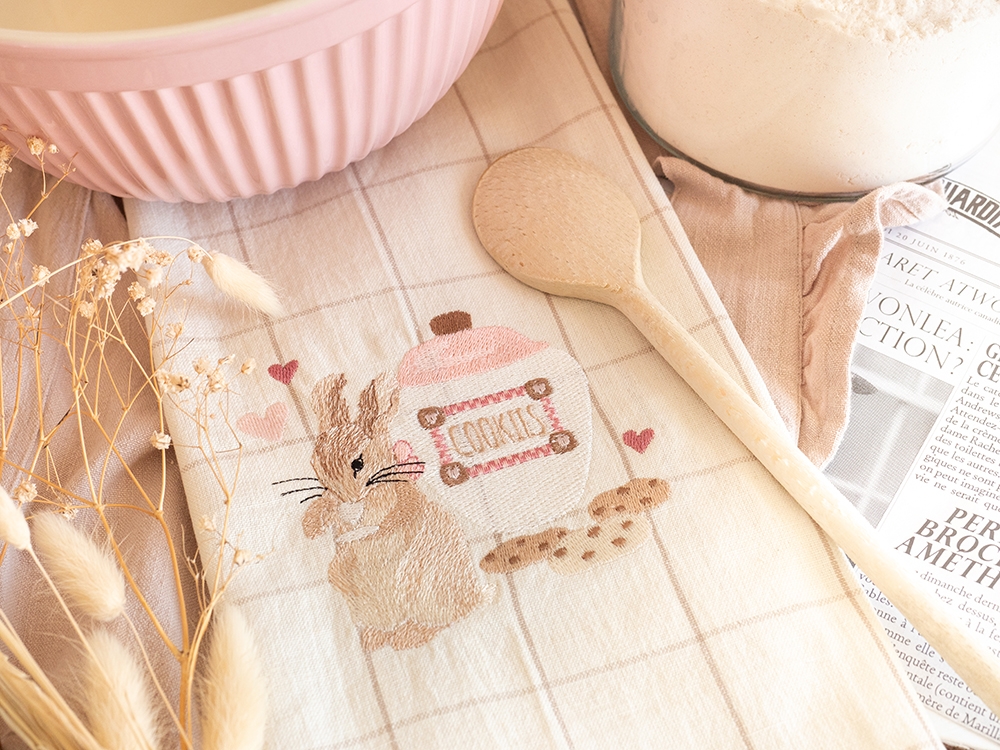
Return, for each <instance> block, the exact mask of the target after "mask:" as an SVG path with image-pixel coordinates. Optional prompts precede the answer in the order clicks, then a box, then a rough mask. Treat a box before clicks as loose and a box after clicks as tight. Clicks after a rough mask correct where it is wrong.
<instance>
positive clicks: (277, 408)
mask: <svg viewBox="0 0 1000 750" xmlns="http://www.w3.org/2000/svg"><path fill="white" fill-rule="evenodd" d="M287 417H288V405H287V404H284V403H282V402H281V401H276V402H275V403H273V404H271V405H270V406H269V407H267V411H265V412H264V416H261V415H260V414H255V413H254V412H249V413H247V414H244V415H243V416H242V417H240V418H239V419H237V420H236V426H237V427H239V428H240V429H241V430H242V431H243V432H245V433H247V434H248V435H253V436H254V437H259V438H264V439H265V440H269V441H270V442H272V443H273V442H275V441H276V440H280V439H281V434H282V433H283V432H284V431H285V419H286V418H287Z"/></svg>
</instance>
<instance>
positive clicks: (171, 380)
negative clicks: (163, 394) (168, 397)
mask: <svg viewBox="0 0 1000 750" xmlns="http://www.w3.org/2000/svg"><path fill="white" fill-rule="evenodd" d="M156 379H157V380H158V381H159V382H160V385H161V386H163V388H164V390H166V391H167V393H180V392H181V391H186V390H187V389H188V388H190V387H191V378H189V377H188V376H187V375H181V374H180V373H176V372H163V371H162V370H161V371H159V372H157V373H156Z"/></svg>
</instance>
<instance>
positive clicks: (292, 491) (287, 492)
mask: <svg viewBox="0 0 1000 750" xmlns="http://www.w3.org/2000/svg"><path fill="white" fill-rule="evenodd" d="M325 489H327V488H326V487H324V486H323V485H319V486H318V487H299V488H298V489H297V490H285V491H284V492H282V493H281V494H280V495H279V496H278V497H284V496H285V495H294V494H295V493H296V492H308V491H309V490H325Z"/></svg>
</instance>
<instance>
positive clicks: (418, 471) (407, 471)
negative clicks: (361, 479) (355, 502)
mask: <svg viewBox="0 0 1000 750" xmlns="http://www.w3.org/2000/svg"><path fill="white" fill-rule="evenodd" d="M423 473H424V470H423V469H402V470H400V471H383V472H380V473H378V474H372V475H371V476H370V477H369V478H368V480H369V481H371V480H373V479H374V480H379V479H381V478H382V477H400V476H403V477H407V476H411V475H413V474H423Z"/></svg>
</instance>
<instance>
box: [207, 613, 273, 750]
mask: <svg viewBox="0 0 1000 750" xmlns="http://www.w3.org/2000/svg"><path fill="white" fill-rule="evenodd" d="M212 626H213V627H212V640H211V643H210V644H209V650H208V656H207V659H206V661H205V672H204V677H203V679H202V684H201V691H200V693H201V716H202V747H203V748H204V749H205V750H236V749H237V748H238V749H239V750H260V749H261V748H263V747H264V727H265V722H266V717H267V687H266V685H265V683H264V675H263V671H262V670H261V668H260V658H259V656H258V655H257V645H256V643H255V642H254V637H253V633H252V632H251V631H250V627H249V626H248V625H247V622H246V620H245V619H244V618H243V615H242V614H241V613H240V611H239V610H238V609H236V608H235V607H232V606H225V607H223V608H221V609H220V610H219V611H218V612H217V613H216V615H215V618H214V620H213V622H212Z"/></svg>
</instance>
